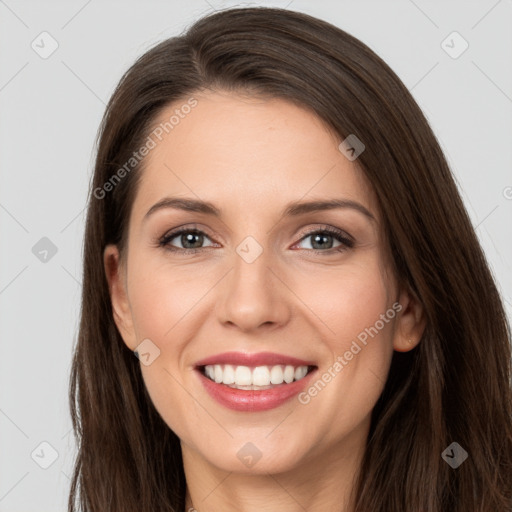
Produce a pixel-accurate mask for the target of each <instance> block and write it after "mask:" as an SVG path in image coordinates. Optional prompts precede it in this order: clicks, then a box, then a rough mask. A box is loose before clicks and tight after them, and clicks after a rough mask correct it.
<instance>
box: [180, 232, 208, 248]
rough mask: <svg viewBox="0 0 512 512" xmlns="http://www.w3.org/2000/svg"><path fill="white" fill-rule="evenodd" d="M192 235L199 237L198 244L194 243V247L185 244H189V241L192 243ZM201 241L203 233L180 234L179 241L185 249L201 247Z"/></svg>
mask: <svg viewBox="0 0 512 512" xmlns="http://www.w3.org/2000/svg"><path fill="white" fill-rule="evenodd" d="M194 237H199V245H196V246H194V247H190V246H188V245H187V244H189V243H191V244H192V245H194ZM202 241H203V235H201V234H200V233H188V234H186V235H182V236H181V243H182V245H183V247H185V249H195V248H197V247H201V245H202ZM196 243H197V241H196Z"/></svg>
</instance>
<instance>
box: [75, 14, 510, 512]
mask: <svg viewBox="0 0 512 512" xmlns="http://www.w3.org/2000/svg"><path fill="white" fill-rule="evenodd" d="M205 89H222V90H226V91H232V92H242V91H244V92H250V93H252V94H260V95H263V96H266V97H278V98H283V99H286V100H289V101H293V102H295V103H296V104H297V105H299V106H302V107H303V108H308V109H311V110H312V111H313V112H315V113H316V114H317V115H318V116H319V117H320V118H321V119H323V120H324V121H325V122H326V123H327V125H328V126H330V127H331V128H332V129H333V130H334V131H335V133H337V134H338V135H339V137H340V142H341V141H342V140H343V139H345V138H346V137H347V136H348V135H349V134H355V135H356V136H357V137H358V138H359V139H360V140H361V141H362V142H363V143H364V144H365V146H366V148H365V151H364V152H363V153H361V155H360V156H359V158H358V160H357V162H358V164H359V166H360V167H361V169H362V170H363V172H364V174H365V175H366V177H367V179H368V181H369V183H370V184H371V186H372V187H373V189H374V191H375V192H376V195H377V197H378V201H379V207H380V210H381V212H382V216H383V223H384V230H385V233H384V234H385V236H386V239H387V241H388V243H389V247H390V249H391V254H392V258H393V264H394V268H395V270H396V275H397V278H398V279H399V281H400V283H401V284H402V285H403V286H407V287H409V288H410V289H411V290H412V291H413V292H414V293H415V294H416V295H417V297H418V298H419V300H420V302H421V303H422V305H423V307H424V311H425V314H426V318H427V326H426V329H425V332H424V335H423V337H422V340H421V342H420V344H419V345H418V346H417V347H416V348H415V349H414V350H412V351H410V352H407V353H398V352H395V353H394V355H393V360H392V365H391V370H390V373H389V377H388V380H387V382H386V385H385V388H384V391H383V393H382V395H381V397H380V398H379V400H378V402H377V404H376V406H375V408H374V410H373V414H372V423H371V428H370V433H369V437H368V442H367V448H366V452H365V457H364V461H363V465H362V469H361V472H360V475H359V478H358V480H357V485H356V486H355V488H354V491H353V492H354V496H355V500H354V501H355V503H356V511H357V512H368V511H372V512H398V511H407V512H445V511H446V512H448V511H450V512H477V511H480V512H490V511H505V510H506V511H508V510H512V505H511V503H512V391H511V364H512V355H511V343H510V339H511V336H510V327H509V325H508V323H507V319H506V316H505V313H504V308H503V305H502V302H501V300H500V296H499V294H498V291H497V287H496V285H495V282H494V281H493V277H492V275H491V272H490V270H489V267H488V264H487V262H486V259H485V257H484V254H483V251H482V249H481V247H480V245H479V242H478V239H477V237H476V235H475V232H474V229H473V227H472V225H471V222H470V219H469V218H468V215H467V213H466V210H465V208H464V206H463V203H462V200H461V198H460V195H459V193H458V190H457V187H456V185H455V183H454V179H453V177H452V174H451V172H450V169H449V167H448V164H447V162H446V160H445V157H444V155H443V153H442V151H441V149H440V146H439V144H438V142H437V140H436V137H435V135H434V133H433V132H432V130H431V128H430V126H429V124H428V122H427V120H426V119H425V117H424V115H423V114H422V112H421V110H420V108H419V107H418V105H417V104H416V102H415V101H414V99H413V97H412V96H411V94H410V93H409V91H408V90H407V88H406V87H405V86H404V85H403V83H402V82H401V81H400V79H399V78H398V77H397V75H396V74H395V73H394V72H393V71H392V70H391V69H390V68H389V66H388V65H387V64H386V63H385V62H384V61H383V60H382V59H380V58H379V57H378V56H377V55H376V54H375V53H374V52H373V51H372V50H370V49H369V48H368V47H367V46H366V45H364V44H363V43H362V42H360V41H359V40H357V39H356V38H354V37H353V36H351V35H349V34H348V33H346V32H344V31H343V30H340V29H339V28H337V27H335V26H333V25H330V24H328V23H326V22H324V21H321V20H318V19H315V18H313V17H310V16H308V15H305V14H302V13H298V12H292V11H287V10H282V9H270V8H247V9H231V10H226V11H221V12H218V13H215V14H213V15H209V16H207V17H204V18H202V19H200V20H199V21H197V22H196V23H195V24H194V25H193V26H191V27H190V28H189V29H188V30H187V31H186V33H184V35H182V36H180V37H173V38H170V39H168V40H166V41H163V42H162V43H160V44H158V45H157V46H155V47H154V48H152V49H151V50H150V51H148V52H147V53H146V54H144V55H143V56H141V57H140V58H139V59H138V60H137V61H136V62H135V64H134V65H133V66H132V67H131V68H130V69H129V70H128V71H127V72H126V73H125V75H124V76H123V77H122V79H121V81H120V83H119V85H118V87H117V88H116V90H115V92H114V94H113V95H112V98H111V99H110V102H109V104H108V106H107V109H106V112H105V115H104V118H103V121H102V124H101V127H100V131H99V134H98V148H97V158H96V164H95V169H94V176H93V179H92V183H91V190H90V196H89V206H88V213H87V224H86V230H85V240H84V255H83V256H84V276H83V292H82V310H81V321H80V327H79V333H78V340H77V345H76V349H75V352H74V359H73V367H72V374H71V380H70V405H71V412H72V420H73V425H74V429H75V434H76V438H77V444H78V454H77V458H76V465H75V468H74V474H73V478H72V485H71V492H70V497H69V511H70V512H72V511H75V510H82V511H88V512H89V511H90V512H105V511H109V512H131V511H133V512H135V511H136V512H154V511H157V510H158V511H174V512H178V511H179V512H182V511H183V509H184V506H185V485H186V482H185V475H184V471H183V462H182V458H181V449H180V443H179V439H178V437H177V436H176V435H175V434H174V432H172V431H171V429H170V428H169V427H168V426H167V425H166V424H165V423H164V421H163V420H162V418H161V417H160V416H159V414H158V413H157V411H156V410H155V408H154V406H153V405H152V403H151V399H150V397H149V395H148V393H147V391H146V388H145V386H144V383H143V380H142V376H141V372H140V366H139V364H140V363H139V361H138V360H137V358H136V357H134V355H133V353H132V352H130V350H129V349H128V348H127V347H126V346H125V344H124V343H123V341H122V339H121V336H120V334H119V332H118V330H117V328H116V326H115V323H114V320H113V314H112V306H111V301H110V296H109V290H108V285H107V280H106V275H105V271H104V266H103V250H104V248H105V246H106V244H109V243H115V244H118V245H119V246H120V248H121V250H122V251H124V248H125V243H126V233H127V222H128V218H129V213H130V208H131V205H132V202H133V198H134V194H135V192H136V189H137V177H138V176H140V173H141V172H142V170H143V166H144V160H142V161H141V162H140V163H139V164H137V165H135V166H134V167H133V169H132V170H130V172H127V173H125V174H126V176H123V179H122V180H120V181H119V182H117V181H116V182H115V183H114V182H112V181H111V183H113V185H112V186H111V187H105V184H106V183H107V182H109V180H112V177H113V176H114V175H115V174H116V172H118V170H119V168H120V167H121V166H123V164H125V163H126V162H127V161H129V159H130V157H131V156H132V154H133V152H134V151H136V150H137V149H138V148H140V147H141V146H142V145H143V144H144V141H145V140H146V139H147V137H148V133H149V130H150V129H151V126H152V123H154V121H155V118H156V116H157V115H159V113H160V112H161V111H162V109H163V108H164V107H166V106H168V105H169V104H170V103H171V102H174V101H177V100H180V99H183V98H185V99H186V98H187V97H190V96H191V95H193V94H194V93H195V92H198V91H201V90H205ZM118 176H119V175H118ZM452 442H457V443H458V444H459V445H460V446H461V447H462V448H464V449H465V450H466V451H467V453H468V459H467V460H466V461H465V462H464V463H463V464H462V465H460V466H459V467H458V468H456V469H453V468H452V467H450V466H449V465H448V464H447V463H446V462H445V461H444V460H443V458H442V457H441V453H442V452H443V451H444V450H445V448H447V447H448V446H449V445H450V444H451V443H452Z"/></svg>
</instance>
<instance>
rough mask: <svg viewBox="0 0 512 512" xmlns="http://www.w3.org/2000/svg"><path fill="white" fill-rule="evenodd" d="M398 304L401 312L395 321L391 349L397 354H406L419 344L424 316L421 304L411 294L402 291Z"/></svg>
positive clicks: (424, 320) (424, 323) (424, 322)
mask: <svg viewBox="0 0 512 512" xmlns="http://www.w3.org/2000/svg"><path fill="white" fill-rule="evenodd" d="M399 302H400V305H401V306H402V310H401V311H400V313H399V316H398V320H397V325H396V329H395V336H394V339H393V348H394V350H396V351H397V352H408V351H409V350H412V349H413V348H415V347H416V346H417V345H418V344H419V343H420V340H421V337H422V336H423V332H424V331H425V326H426V316H425V311H424V308H423V304H422V303H421V302H420V300H419V299H418V297H417V296H416V295H415V294H414V293H413V292H411V291H407V290H403V291H402V292H401V294H400V299H399Z"/></svg>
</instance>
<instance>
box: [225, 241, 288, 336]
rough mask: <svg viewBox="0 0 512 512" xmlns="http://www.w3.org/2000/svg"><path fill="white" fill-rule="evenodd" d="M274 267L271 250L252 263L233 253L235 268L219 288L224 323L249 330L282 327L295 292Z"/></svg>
mask: <svg viewBox="0 0 512 512" xmlns="http://www.w3.org/2000/svg"><path fill="white" fill-rule="evenodd" d="M274 263H275V262H274ZM274 267H276V265H273V262H272V261H271V257H270V255H269V253H268V251H263V253H262V254H261V255H260V256H259V257H258V258H257V259H256V260H254V261H252V262H248V261H246V260H245V259H244V258H243V257H241V256H240V255H239V254H238V253H235V254H234V257H233V268H232V270H231V271H230V272H229V273H228V275H227V276H226V277H225V279H223V282H222V283H220V285H221V286H220V288H219V290H218V292H219V296H218V298H217V299H218V300H217V306H216V308H217V317H218V319H219V321H220V322H221V323H222V324H223V325H224V326H226V327H231V328H233V327H236V328H238V329H239V330H241V331H244V332H247V333H248V332H252V331H257V330H261V329H265V330H273V329H276V328H281V327H283V326H284V325H286V323H288V322H289V320H290V317H291V304H290V302H289V301H290V296H291V295H292V294H291V293H290V292H289V291H288V290H287V288H286V285H285V284H283V281H286V280H285V279H283V276H279V278H278V277H277V275H278V274H279V273H280V272H279V270H278V269H277V268H274Z"/></svg>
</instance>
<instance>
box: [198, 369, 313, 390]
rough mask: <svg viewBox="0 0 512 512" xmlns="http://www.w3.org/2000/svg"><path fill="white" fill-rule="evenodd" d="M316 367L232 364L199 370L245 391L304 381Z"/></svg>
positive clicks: (207, 375)
mask: <svg viewBox="0 0 512 512" xmlns="http://www.w3.org/2000/svg"><path fill="white" fill-rule="evenodd" d="M316 368H317V367H316V366H312V365H309V366H305V365H304V366H293V365H284V364H276V365H272V366H255V367H250V366H243V365H231V364H214V365H213V364H212V365H205V366H199V367H198V370H199V371H200V372H201V373H202V374H203V375H204V376H205V377H206V378H207V379H210V380H211V381H212V382H215V383H217V384H224V385H226V386H228V387H230V388H234V389H243V390H260V391H263V390H265V389H271V388H274V387H276V386H280V385H286V384H291V383H292V382H296V381H299V380H301V379H303V378H304V377H305V376H306V375H308V374H309V373H311V372H312V371H313V370H315V369H316Z"/></svg>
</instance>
